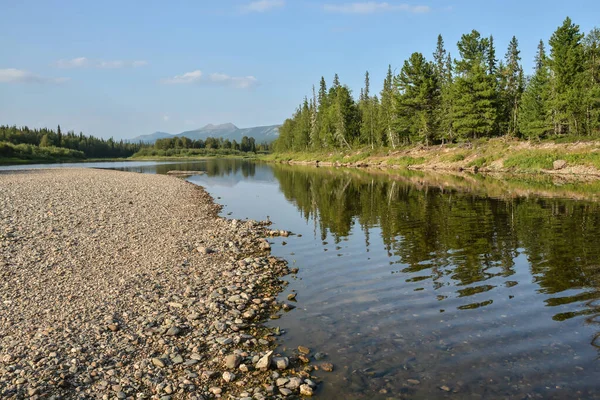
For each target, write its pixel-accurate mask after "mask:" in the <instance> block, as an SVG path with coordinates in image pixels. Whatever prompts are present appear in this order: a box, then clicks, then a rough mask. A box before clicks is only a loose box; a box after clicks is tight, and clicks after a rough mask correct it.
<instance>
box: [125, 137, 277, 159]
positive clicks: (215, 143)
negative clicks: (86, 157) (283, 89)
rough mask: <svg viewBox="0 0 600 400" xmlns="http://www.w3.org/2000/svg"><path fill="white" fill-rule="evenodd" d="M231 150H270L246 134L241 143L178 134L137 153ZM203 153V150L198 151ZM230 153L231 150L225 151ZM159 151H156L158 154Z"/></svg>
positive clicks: (233, 151)
mask: <svg viewBox="0 0 600 400" xmlns="http://www.w3.org/2000/svg"><path fill="white" fill-rule="evenodd" d="M203 149H206V150H211V149H212V150H231V154H233V153H239V152H243V153H248V152H252V153H255V152H257V151H261V152H266V151H268V150H269V146H268V145H267V144H261V145H258V146H257V145H256V143H255V141H254V138H252V137H248V136H244V137H243V138H242V141H241V143H238V142H237V141H236V140H234V141H233V142H231V141H230V140H229V139H223V138H213V137H208V138H206V139H205V140H202V139H199V140H191V139H188V138H187V137H185V136H178V137H174V138H166V139H158V140H157V141H156V142H154V146H152V147H148V148H144V149H142V150H140V152H138V153H136V156H137V155H142V156H146V155H147V154H149V153H152V152H153V151H161V150H162V151H163V152H164V151H168V150H173V151H171V152H170V153H171V154H179V153H186V152H187V153H190V154H191V153H194V152H193V151H191V152H190V151H186V150H203ZM197 153H198V154H201V153H203V152H197ZM224 153H227V154H229V152H224ZM157 154H159V153H156V155H157Z"/></svg>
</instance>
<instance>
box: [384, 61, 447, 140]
mask: <svg viewBox="0 0 600 400" xmlns="http://www.w3.org/2000/svg"><path fill="white" fill-rule="evenodd" d="M438 79H439V75H438V74H436V72H435V65H434V64H433V63H431V62H428V61H427V60H426V59H425V57H424V56H423V54H421V53H413V54H412V55H411V56H410V59H409V60H407V61H405V62H404V66H403V67H402V70H401V71H400V75H398V76H397V77H396V79H395V80H394V83H395V85H396V88H397V92H396V112H397V114H398V115H397V123H396V126H397V127H398V131H399V132H400V136H401V137H403V138H406V140H405V141H406V142H409V143H410V142H421V143H425V145H429V144H431V143H433V142H434V141H435V140H436V133H437V132H438V120H437V118H436V113H435V111H436V109H437V108H438V107H439V104H440V83H439V81H438Z"/></svg>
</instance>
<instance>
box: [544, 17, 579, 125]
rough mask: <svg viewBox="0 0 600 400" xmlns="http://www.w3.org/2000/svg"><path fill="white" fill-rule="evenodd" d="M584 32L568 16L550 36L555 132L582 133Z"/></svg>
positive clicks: (551, 104)
mask: <svg viewBox="0 0 600 400" xmlns="http://www.w3.org/2000/svg"><path fill="white" fill-rule="evenodd" d="M583 36H584V35H583V34H582V33H581V32H580V31H579V26H578V25H575V24H574V23H573V22H572V21H571V19H570V18H569V17H567V18H566V19H565V21H564V22H563V24H562V25H561V26H560V27H559V28H558V29H557V30H556V31H555V32H554V33H553V34H552V37H551V38H550V42H549V43H550V59H549V65H550V70H551V71H552V92H551V98H550V107H551V110H552V117H553V124H554V133H556V134H563V133H575V134H580V133H581V123H582V121H583V118H582V117H583V115H582V114H583V113H584V111H583V109H584V107H583V104H582V85H583V70H584V69H583V65H584V64H583V46H582V43H581V40H582V39H583Z"/></svg>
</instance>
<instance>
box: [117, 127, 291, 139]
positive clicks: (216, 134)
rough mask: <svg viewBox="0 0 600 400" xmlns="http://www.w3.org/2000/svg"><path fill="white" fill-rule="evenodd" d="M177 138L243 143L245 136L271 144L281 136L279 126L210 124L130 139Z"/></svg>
mask: <svg viewBox="0 0 600 400" xmlns="http://www.w3.org/2000/svg"><path fill="white" fill-rule="evenodd" d="M177 136H180V137H181V136H185V137H187V138H188V139H192V140H199V139H202V140H205V139H206V138H208V137H213V138H223V139H229V140H231V141H234V140H236V141H237V142H238V143H240V142H241V141H242V138H243V137H244V136H248V137H253V138H254V140H255V141H256V143H257V144H258V143H264V142H267V143H271V142H272V141H274V140H275V139H277V137H278V136H279V125H269V126H257V127H254V128H242V129H240V128H238V127H237V126H235V125H234V124H231V123H228V124H221V125H213V124H208V125H206V126H204V127H202V128H200V129H195V130H193V131H185V132H181V133H178V134H176V135H172V134H170V133H166V132H154V133H152V134H150V135H142V136H137V137H134V138H133V139H129V140H128V141H129V142H136V143H137V142H140V141H141V142H144V143H154V142H155V141H157V140H158V139H165V138H172V137H177Z"/></svg>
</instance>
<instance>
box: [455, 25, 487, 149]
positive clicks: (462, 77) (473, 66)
mask: <svg viewBox="0 0 600 400" xmlns="http://www.w3.org/2000/svg"><path fill="white" fill-rule="evenodd" d="M489 50H490V44H489V40H488V39H485V38H483V39H482V38H481V35H480V34H479V32H477V31H475V30H473V31H472V32H471V33H469V34H465V35H463V36H462V38H461V40H460V41H459V42H458V51H459V53H460V56H461V59H460V60H457V61H456V62H455V68H456V72H457V78H456V80H455V90H454V101H453V124H454V128H455V130H456V133H457V135H458V136H459V137H460V138H463V139H469V138H478V137H482V136H489V135H491V134H492V133H493V131H494V128H495V125H496V117H497V108H496V79H495V76H492V75H490V74H488V71H490V57H489V53H490V51H489Z"/></svg>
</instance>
